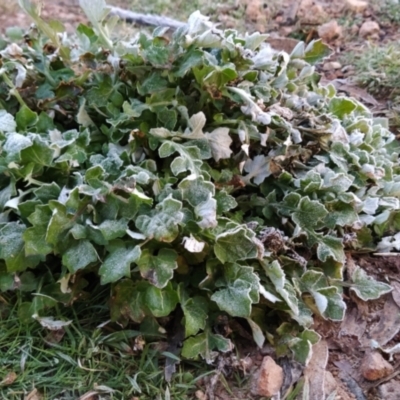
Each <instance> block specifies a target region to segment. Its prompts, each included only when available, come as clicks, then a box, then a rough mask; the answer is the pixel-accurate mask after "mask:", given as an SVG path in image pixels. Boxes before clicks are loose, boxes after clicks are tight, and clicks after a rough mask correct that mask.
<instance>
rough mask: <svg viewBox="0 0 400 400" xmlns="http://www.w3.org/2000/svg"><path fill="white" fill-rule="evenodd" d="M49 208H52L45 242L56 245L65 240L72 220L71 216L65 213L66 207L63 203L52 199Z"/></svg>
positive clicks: (72, 222)
mask: <svg viewBox="0 0 400 400" xmlns="http://www.w3.org/2000/svg"><path fill="white" fill-rule="evenodd" d="M50 208H52V211H53V213H52V217H51V219H50V222H49V225H48V228H47V233H46V242H47V243H49V244H52V245H54V246H57V245H58V244H59V243H62V242H63V241H64V240H65V237H66V235H67V233H68V230H69V229H70V228H71V227H72V226H73V224H74V220H73V216H70V215H67V209H66V207H65V206H64V205H63V204H61V203H59V202H56V201H52V202H50Z"/></svg>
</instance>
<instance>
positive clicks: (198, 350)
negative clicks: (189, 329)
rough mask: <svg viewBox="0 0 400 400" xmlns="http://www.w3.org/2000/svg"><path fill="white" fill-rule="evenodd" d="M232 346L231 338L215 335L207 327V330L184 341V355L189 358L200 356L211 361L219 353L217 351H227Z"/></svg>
mask: <svg viewBox="0 0 400 400" xmlns="http://www.w3.org/2000/svg"><path fill="white" fill-rule="evenodd" d="M232 348H233V346H232V343H231V341H230V340H229V339H226V338H224V337H223V336H221V335H215V334H213V333H211V332H210V331H209V330H208V329H207V330H206V331H205V332H203V333H200V334H199V335H197V336H194V337H190V338H188V339H186V340H185V341H184V343H183V348H182V356H183V357H185V358H189V359H190V358H195V359H196V358H198V357H199V356H200V357H202V358H203V359H205V360H206V361H207V362H209V363H210V362H212V361H213V360H214V359H215V357H216V356H217V355H218V353H217V351H220V352H223V353H226V352H227V351H230V350H232Z"/></svg>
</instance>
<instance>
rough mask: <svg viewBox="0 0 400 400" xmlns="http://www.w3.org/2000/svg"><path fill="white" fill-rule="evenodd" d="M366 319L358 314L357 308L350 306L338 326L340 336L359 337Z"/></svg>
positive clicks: (365, 324) (364, 326)
mask: <svg viewBox="0 0 400 400" xmlns="http://www.w3.org/2000/svg"><path fill="white" fill-rule="evenodd" d="M366 326H367V321H366V320H365V319H364V318H363V317H362V316H361V315H360V314H359V312H358V310H357V308H352V309H350V310H348V311H347V312H346V315H345V317H344V320H343V322H342V324H341V327H340V332H339V337H340V336H356V337H357V338H358V339H360V338H361V337H362V336H363V335H364V332H365V328H366Z"/></svg>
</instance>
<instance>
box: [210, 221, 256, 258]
mask: <svg viewBox="0 0 400 400" xmlns="http://www.w3.org/2000/svg"><path fill="white" fill-rule="evenodd" d="M214 253H215V255H216V256H217V258H218V259H219V260H220V261H221V262H222V263H223V264H224V263H226V262H233V263H234V262H237V261H240V260H247V259H251V258H256V257H257V256H258V247H257V244H256V242H255V241H254V240H253V239H252V238H251V237H250V233H249V231H248V229H246V228H245V227H243V226H239V227H237V228H234V229H231V230H228V231H226V232H223V233H221V234H219V235H218V236H217V237H216V239H215V246H214Z"/></svg>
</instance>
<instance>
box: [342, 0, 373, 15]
mask: <svg viewBox="0 0 400 400" xmlns="http://www.w3.org/2000/svg"><path fill="white" fill-rule="evenodd" d="M367 7H368V2H366V1H362V0H346V8H347V9H348V10H350V11H352V12H354V13H356V14H359V13H362V12H364V11H365V10H366V9H367Z"/></svg>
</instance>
